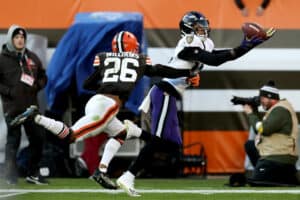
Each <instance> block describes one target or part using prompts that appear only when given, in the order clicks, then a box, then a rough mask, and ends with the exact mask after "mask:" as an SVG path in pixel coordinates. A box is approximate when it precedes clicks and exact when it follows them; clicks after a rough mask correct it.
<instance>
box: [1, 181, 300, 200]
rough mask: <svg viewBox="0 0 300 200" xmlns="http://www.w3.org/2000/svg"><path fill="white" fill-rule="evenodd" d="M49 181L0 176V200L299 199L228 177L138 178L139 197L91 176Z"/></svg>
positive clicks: (291, 190) (292, 192)
mask: <svg viewBox="0 0 300 200" xmlns="http://www.w3.org/2000/svg"><path fill="white" fill-rule="evenodd" d="M49 181H50V185H46V186H45V185H43V186H38V185H31V184H27V183H25V181H24V180H23V179H19V184H18V185H16V186H7V185H5V184H4V182H3V180H1V183H0V186H1V189H0V200H2V199H5V200H96V199H97V200H127V199H133V198H137V199H148V200H160V199H162V200H194V199H197V200H198V199H201V200H217V199H218V200H219V199H220V200H241V199H243V200H244V199H245V200H277V199H278V200H300V187H268V188H255V187H235V188H232V187H227V186H224V184H225V183H227V179H206V180H204V179H188V178H186V179H137V181H136V188H137V189H138V191H139V192H140V194H141V195H142V196H141V197H129V196H127V194H125V193H124V192H123V191H122V190H105V189H103V188H101V187H100V186H98V185H97V184H96V183H95V182H94V181H92V180H90V179H49Z"/></svg>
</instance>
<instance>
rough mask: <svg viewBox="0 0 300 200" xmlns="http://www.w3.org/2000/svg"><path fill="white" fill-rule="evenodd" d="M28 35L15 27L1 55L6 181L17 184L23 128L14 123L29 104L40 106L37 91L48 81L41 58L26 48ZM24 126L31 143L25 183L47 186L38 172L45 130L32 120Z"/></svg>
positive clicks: (0, 86)
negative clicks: (5, 138)
mask: <svg viewBox="0 0 300 200" xmlns="http://www.w3.org/2000/svg"><path fill="white" fill-rule="evenodd" d="M26 39H27V32H26V30H25V29H24V28H23V27H20V26H18V25H12V26H11V27H10V28H9V30H8V33H7V41H6V43H5V44H4V45H3V47H2V52H1V55H0V94H1V97H2V102H3V111H4V114H5V120H6V123H7V142H6V146H5V166H6V172H5V173H6V175H5V178H6V182H7V183H8V184H17V181H18V173H17V167H16V155H17V151H18V148H19V145H20V140H21V126H20V125H17V126H12V125H11V122H12V120H13V119H14V118H15V117H16V116H17V115H19V114H20V113H22V112H24V109H26V108H27V107H28V106H30V105H38V98H37V94H38V92H39V91H40V90H41V89H43V88H44V86H45V85H46V82H47V77H46V74H45V70H44V69H43V66H42V63H41V61H40V59H39V58H38V56H37V55H36V54H35V53H33V52H32V51H30V50H29V49H27V48H26V47H25V45H26ZM23 127H24V129H25V133H26V135H27V138H28V141H29V150H30V151H29V156H30V158H29V166H28V169H29V171H28V176H27V177H26V181H27V182H29V183H34V184H45V183H47V181H46V180H44V179H43V178H42V177H41V176H40V175H39V171H38V163H39V161H40V158H41V155H42V149H43V142H44V136H43V128H42V127H40V126H38V125H36V124H35V123H34V122H33V121H32V120H28V121H26V122H24V124H23Z"/></svg>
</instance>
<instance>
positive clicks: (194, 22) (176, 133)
mask: <svg viewBox="0 0 300 200" xmlns="http://www.w3.org/2000/svg"><path fill="white" fill-rule="evenodd" d="M179 28H180V32H181V36H182V38H181V39H180V40H179V41H178V44H177V46H176V48H175V53H174V56H173V57H172V59H171V60H170V65H171V66H174V68H179V69H192V70H193V71H194V72H195V73H197V74H198V76H195V77H192V78H188V79H187V78H186V77H182V78H177V79H169V78H164V79H162V81H160V82H159V83H157V84H156V85H154V86H153V87H152V88H151V90H150V92H149V93H148V95H147V97H146V98H145V100H144V102H143V104H142V106H141V108H142V110H143V111H144V112H146V113H147V112H148V111H149V109H150V108H151V134H152V135H154V136H156V137H154V139H152V140H151V141H150V142H148V143H147V144H146V145H145V146H144V148H143V149H142V150H141V151H140V154H139V155H138V157H137V159H136V161H135V162H134V163H133V164H132V165H131V166H130V168H129V170H128V171H126V172H125V173H124V174H123V175H122V176H121V177H120V178H119V179H118V180H117V184H118V185H119V186H120V187H121V188H123V189H124V190H125V191H126V192H127V193H128V194H129V195H130V196H139V194H138V193H137V192H136V191H135V189H134V180H135V177H136V175H137V173H138V172H139V171H140V170H141V169H144V168H145V166H147V165H149V163H151V160H152V159H153V158H154V155H155V154H156V153H157V152H164V153H167V154H170V153H172V152H178V151H179V149H180V148H181V146H182V138H181V132H180V127H179V120H178V116H177V107H176V106H177V105H176V101H177V100H179V99H181V97H182V95H183V93H184V90H185V89H186V88H187V87H189V86H193V87H198V86H199V81H200V74H199V71H200V70H201V69H202V68H203V67H204V64H207V65H211V66H219V65H221V64H223V63H225V62H227V61H230V60H235V59H237V58H239V57H241V56H243V55H244V54H246V53H247V52H249V51H250V50H251V49H252V48H254V47H255V46H257V45H259V44H261V43H263V42H264V41H265V40H261V39H258V40H257V38H252V39H250V40H246V39H243V40H242V43H241V44H240V45H239V46H238V47H236V48H231V49H226V50H217V49H215V48H214V43H213V41H212V40H211V39H210V37H209V32H210V27H209V22H208V19H207V18H206V17H205V16H204V15H203V14H202V13H200V12H197V11H190V12H187V13H186V14H185V15H184V16H183V17H182V19H181V20H180V22H179ZM274 32H275V30H274V29H272V28H271V29H270V34H269V35H268V38H270V37H271V36H272V35H273V34H274ZM128 125H130V126H129V128H131V127H132V130H134V129H135V131H139V132H144V130H141V129H140V128H138V127H133V125H132V124H131V123H128ZM157 138H160V139H157Z"/></svg>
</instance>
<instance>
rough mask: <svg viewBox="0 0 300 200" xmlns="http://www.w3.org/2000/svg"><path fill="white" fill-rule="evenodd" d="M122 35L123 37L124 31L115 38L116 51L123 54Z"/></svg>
mask: <svg viewBox="0 0 300 200" xmlns="http://www.w3.org/2000/svg"><path fill="white" fill-rule="evenodd" d="M123 35H124V31H121V32H120V33H119V34H118V36H117V49H118V52H123V51H124V46H123Z"/></svg>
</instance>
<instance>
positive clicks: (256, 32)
mask: <svg viewBox="0 0 300 200" xmlns="http://www.w3.org/2000/svg"><path fill="white" fill-rule="evenodd" d="M242 30H243V32H244V34H245V36H246V37H247V38H249V39H251V38H253V37H258V38H266V37H267V35H266V31H265V30H264V28H263V27H262V26H261V25H259V24H257V23H254V22H246V23H244V24H243V25H242Z"/></svg>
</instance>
